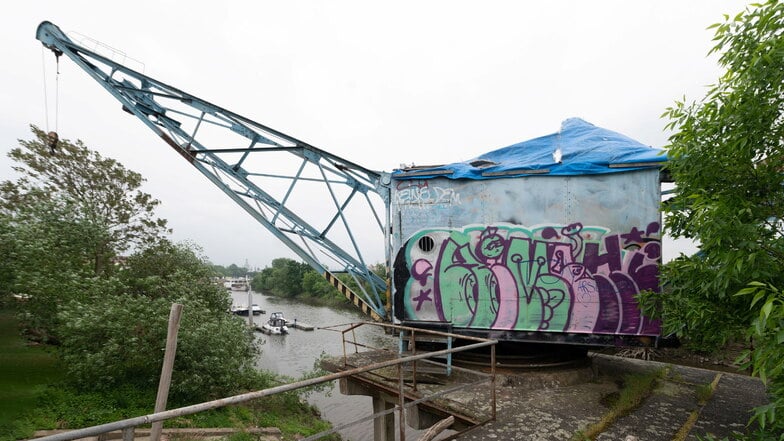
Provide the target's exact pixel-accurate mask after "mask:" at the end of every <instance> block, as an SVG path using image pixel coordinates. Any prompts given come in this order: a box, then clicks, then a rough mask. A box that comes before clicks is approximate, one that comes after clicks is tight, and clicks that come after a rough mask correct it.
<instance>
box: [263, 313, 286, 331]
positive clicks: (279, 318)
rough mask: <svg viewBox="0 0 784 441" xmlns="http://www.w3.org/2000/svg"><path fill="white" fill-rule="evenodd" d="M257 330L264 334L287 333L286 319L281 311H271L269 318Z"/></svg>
mask: <svg viewBox="0 0 784 441" xmlns="http://www.w3.org/2000/svg"><path fill="white" fill-rule="evenodd" d="M259 330H260V331H261V332H263V333H265V334H271V335H281V334H288V333H289V328H288V326H286V319H285V318H284V317H283V313H282V312H273V313H272V314H270V318H269V320H267V322H266V323H264V324H263V325H262V326H261V328H259Z"/></svg>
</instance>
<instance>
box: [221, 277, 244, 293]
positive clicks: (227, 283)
mask: <svg viewBox="0 0 784 441" xmlns="http://www.w3.org/2000/svg"><path fill="white" fill-rule="evenodd" d="M223 287H224V288H226V289H227V290H229V291H248V290H249V289H250V282H249V281H248V278H247V277H227V278H224V279H223Z"/></svg>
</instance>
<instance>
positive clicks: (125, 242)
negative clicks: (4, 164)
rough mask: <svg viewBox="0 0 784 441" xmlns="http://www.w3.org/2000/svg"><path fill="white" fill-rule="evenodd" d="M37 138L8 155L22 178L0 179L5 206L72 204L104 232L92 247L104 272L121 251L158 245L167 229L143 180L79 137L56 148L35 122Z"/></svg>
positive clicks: (76, 213)
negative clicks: (49, 142)
mask: <svg viewBox="0 0 784 441" xmlns="http://www.w3.org/2000/svg"><path fill="white" fill-rule="evenodd" d="M31 129H32V132H33V134H34V135H35V139H33V140H30V141H24V140H19V144H20V147H17V148H14V149H12V150H11V151H10V152H9V153H8V157H9V158H11V159H12V160H13V161H15V162H16V163H17V164H18V165H16V166H14V170H16V171H17V172H19V173H20V174H21V177H20V178H19V179H18V180H17V181H5V182H2V183H0V195H1V196H2V198H0V207H1V208H2V209H3V210H5V211H6V212H8V213H12V214H18V213H19V212H20V211H24V210H25V209H26V208H27V207H30V206H37V205H38V202H54V203H56V204H57V205H58V206H60V207H67V208H68V211H70V212H72V213H73V216H74V217H75V218H76V219H79V220H81V221H83V222H84V223H86V224H88V225H90V226H91V227H92V228H94V229H96V230H99V231H100V232H101V235H100V236H96V235H94V236H93V238H94V239H95V240H94V241H93V242H92V243H91V245H92V248H91V250H90V251H91V257H92V259H91V260H92V264H93V269H94V271H95V273H96V274H100V273H102V272H103V271H105V270H106V269H107V268H108V267H109V263H110V259H111V258H112V257H113V256H114V255H115V254H116V253H118V252H123V251H126V250H128V249H131V248H132V247H134V246H136V247H144V246H146V245H149V244H151V243H155V242H157V241H158V239H160V238H161V237H162V235H163V234H165V233H167V232H168V230H167V229H166V221H165V220H163V219H156V218H155V217H154V214H153V212H154V210H155V207H156V206H157V205H158V204H159V201H157V200H155V199H153V198H152V197H151V196H150V195H149V194H147V193H144V192H142V191H140V190H139V188H140V187H141V185H142V183H143V182H144V179H143V178H142V176H141V175H140V174H138V173H136V172H133V171H131V170H128V169H126V168H125V167H123V166H122V164H119V163H118V162H116V161H115V160H113V159H109V158H103V157H102V156H101V155H100V154H98V153H97V152H95V151H92V150H90V149H88V148H87V147H86V146H85V145H84V144H83V143H82V142H81V141H80V140H77V141H76V142H75V143H72V142H70V141H68V140H61V141H59V142H58V143H57V147H56V148H55V150H54V151H51V150H50V148H49V146H48V145H47V135H46V134H45V133H44V132H43V131H42V130H40V129H38V128H37V127H35V126H31Z"/></svg>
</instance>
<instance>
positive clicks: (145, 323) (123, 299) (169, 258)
mask: <svg viewBox="0 0 784 441" xmlns="http://www.w3.org/2000/svg"><path fill="white" fill-rule="evenodd" d="M210 273H211V269H210V268H209V266H208V264H206V263H204V262H202V261H200V260H199V258H198V257H196V255H195V253H194V252H193V251H191V250H189V249H188V248H187V247H186V246H184V245H171V244H167V243H162V244H160V245H158V246H156V247H154V248H151V249H148V250H145V251H141V252H139V253H136V254H135V255H133V256H131V257H130V258H129V259H128V261H127V269H125V270H123V271H122V272H121V274H120V279H121V280H125V281H126V282H127V283H128V288H127V290H125V291H121V292H114V293H106V294H105V295H104V297H103V298H102V299H101V301H100V302H97V301H96V302H85V303H81V302H72V303H70V304H68V305H66V306H64V307H63V308H62V309H61V311H60V313H59V318H60V321H61V328H60V334H61V338H62V345H61V356H62V359H63V362H64V364H65V365H66V369H67V373H68V379H69V380H70V382H71V383H72V384H73V385H75V386H76V387H77V388H78V389H79V390H84V391H91V390H97V391H105V390H109V389H111V388H113V387H116V386H118V385H123V384H132V385H135V386H136V387H139V388H140V389H148V388H153V387H155V386H156V385H157V382H158V377H159V375H160V369H161V365H162V362H163V348H164V347H165V344H166V329H167V322H168V317H169V311H170V307H171V304H172V303H175V302H176V303H181V304H183V305H184V307H183V314H182V320H181V323H180V329H179V335H178V344H177V356H176V360H175V365H174V372H173V374H172V385H171V397H172V400H173V401H174V402H189V401H199V400H207V399H213V398H217V397H219V396H225V395H229V394H231V393H233V392H236V391H238V390H241V389H243V388H248V387H251V386H252V385H254V384H256V382H257V380H258V378H257V373H256V369H255V366H254V360H255V356H256V355H257V348H256V346H255V345H254V343H253V336H252V334H251V333H250V331H249V330H247V328H246V327H245V326H244V324H243V323H242V322H241V321H239V320H234V319H233V318H232V317H231V316H230V315H229V314H227V313H226V311H227V309H228V305H229V298H228V294H227V293H226V292H225V290H223V289H221V288H220V287H217V286H215V285H214V284H213V283H212V282H211V281H210V278H209V277H208V276H207V275H208V274H210Z"/></svg>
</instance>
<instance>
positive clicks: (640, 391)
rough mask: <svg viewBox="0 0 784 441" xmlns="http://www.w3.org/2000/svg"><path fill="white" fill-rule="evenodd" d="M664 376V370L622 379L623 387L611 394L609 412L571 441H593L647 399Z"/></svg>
mask: <svg viewBox="0 0 784 441" xmlns="http://www.w3.org/2000/svg"><path fill="white" fill-rule="evenodd" d="M665 374H666V371H665V370H664V369H661V370H657V371H653V372H648V373H643V374H630V375H627V376H626V377H624V381H623V385H622V387H621V389H620V390H619V391H618V393H617V394H613V396H612V398H611V399H610V400H608V401H609V403H608V404H609V405H610V410H609V411H608V412H607V413H606V414H604V416H603V417H602V419H601V420H599V421H598V422H597V423H594V424H592V425H590V426H588V427H586V428H585V429H583V430H581V431H579V432H577V433H576V434H575V435H574V436H573V437H572V441H588V440H594V439H596V437H597V436H599V435H600V434H601V433H602V432H604V431H605V430H607V428H608V427H610V425H612V423H614V422H615V421H616V420H617V419H618V418H621V417H622V416H624V415H627V414H629V413H630V412H631V411H633V410H634V409H636V408H637V407H639V406H640V404H642V403H643V401H645V399H646V398H648V397H649V396H650V395H651V393H652V392H653V389H654V388H655V387H656V383H657V381H658V380H659V379H660V378H662V377H663V376H664V375H665Z"/></svg>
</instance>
